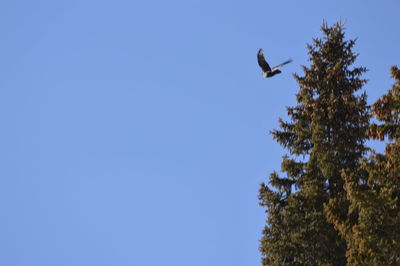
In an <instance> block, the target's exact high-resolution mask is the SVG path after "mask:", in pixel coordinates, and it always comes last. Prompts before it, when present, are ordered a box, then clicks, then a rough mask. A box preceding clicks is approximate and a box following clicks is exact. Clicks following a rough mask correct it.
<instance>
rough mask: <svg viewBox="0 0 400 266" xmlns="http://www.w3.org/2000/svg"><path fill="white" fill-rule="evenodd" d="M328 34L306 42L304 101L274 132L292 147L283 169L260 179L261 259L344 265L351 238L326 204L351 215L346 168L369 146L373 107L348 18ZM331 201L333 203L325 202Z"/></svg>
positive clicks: (271, 262)
mask: <svg viewBox="0 0 400 266" xmlns="http://www.w3.org/2000/svg"><path fill="white" fill-rule="evenodd" d="M321 30H322V32H323V37H322V38H317V39H313V43H312V44H311V45H308V46H307V48H308V54H309V56H310V57H309V61H310V62H311V65H310V66H309V67H306V66H303V71H304V75H303V76H299V75H297V74H295V75H294V77H295V79H296V81H297V83H298V84H299V87H300V89H299V92H298V93H297V95H296V96H297V102H298V104H297V105H296V106H294V107H288V108H287V112H288V115H289V117H290V121H289V122H284V121H283V120H282V119H280V130H274V131H272V134H273V136H274V138H275V139H276V140H277V141H278V143H280V144H281V145H282V146H284V147H285V148H287V149H288V151H289V155H288V156H285V157H284V158H283V162H282V166H281V171H282V172H283V173H285V177H281V176H279V175H278V174H277V173H272V174H271V175H270V179H269V183H270V186H267V185H265V184H262V185H261V188H260V193H259V199H260V205H261V206H264V207H266V212H267V214H268V219H267V225H266V227H265V229H264V231H263V238H262V240H261V247H260V250H261V252H262V254H263V259H262V263H263V265H344V264H345V262H346V257H345V254H346V242H345V240H344V239H343V238H342V237H341V236H340V235H339V234H338V232H337V230H336V229H335V228H334V226H333V225H332V224H331V223H330V222H329V221H328V219H327V218H328V217H327V211H330V210H331V209H334V210H340V212H341V213H343V215H347V213H348V211H347V209H348V207H349V201H348V200H347V198H346V194H345V191H344V188H343V185H344V180H343V178H342V176H341V172H342V169H352V168H357V167H358V162H359V159H360V158H361V157H362V155H363V154H364V152H365V147H364V140H365V131H366V128H367V126H368V121H369V115H368V108H367V104H366V95H365V94H361V95H358V96H357V95H356V94H355V93H356V92H357V91H359V90H360V89H361V88H362V86H363V85H364V84H365V82H366V80H364V79H362V78H361V75H362V74H363V73H364V72H365V71H366V69H365V68H363V67H352V66H353V64H354V62H355V60H356V58H357V55H356V54H354V53H353V51H352V49H353V46H354V44H355V41H354V40H345V36H344V29H343V25H341V24H339V23H337V24H335V25H333V26H332V27H329V26H328V25H327V24H326V23H324V24H323V26H322V27H321ZM328 203H329V206H326V207H325V209H326V210H324V206H325V205H327V204H328Z"/></svg>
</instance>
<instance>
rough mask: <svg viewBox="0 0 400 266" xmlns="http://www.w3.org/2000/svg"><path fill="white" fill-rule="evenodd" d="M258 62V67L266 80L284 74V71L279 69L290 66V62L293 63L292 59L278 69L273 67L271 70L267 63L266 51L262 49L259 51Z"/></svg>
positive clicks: (278, 66)
mask: <svg viewBox="0 0 400 266" xmlns="http://www.w3.org/2000/svg"><path fill="white" fill-rule="evenodd" d="M257 60H258V65H259V66H260V67H261V69H262V75H263V77H264V78H270V77H272V76H274V75H276V74H279V73H282V71H280V70H279V68H281V67H282V66H284V65H286V64H289V63H290V62H292V61H293V60H292V59H289V60H287V61H285V62H283V63H282V64H280V65H277V66H276V67H273V68H272V69H271V67H270V66H269V65H268V63H267V61H265V58H264V51H263V49H261V48H260V50H258V53H257Z"/></svg>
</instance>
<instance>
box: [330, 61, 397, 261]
mask: <svg viewBox="0 0 400 266" xmlns="http://www.w3.org/2000/svg"><path fill="white" fill-rule="evenodd" d="M392 77H393V78H394V79H395V80H396V82H395V84H394V86H393V87H392V89H391V90H389V92H388V93H387V94H386V95H384V96H383V97H381V98H380V99H379V100H378V101H377V102H376V103H375V104H374V105H373V106H372V112H373V114H374V115H375V117H376V119H377V120H378V121H380V122H381V123H382V124H380V125H376V124H372V125H371V126H370V129H369V132H368V133H369V136H370V137H371V138H373V139H380V140H384V138H385V137H387V138H388V139H389V143H388V144H387V145H386V149H385V153H384V154H376V153H372V155H371V157H370V158H369V160H366V159H365V160H363V162H362V164H361V165H360V167H359V169H356V170H354V169H347V171H344V173H343V176H344V178H345V181H346V184H345V188H346V192H347V197H348V199H349V201H350V208H349V213H348V215H347V217H346V216H339V215H337V213H336V212H332V213H330V219H331V220H332V222H333V223H334V224H335V226H336V227H337V228H338V229H339V230H340V233H341V235H342V236H343V237H344V238H345V239H346V242H347V246H348V251H347V257H348V264H349V265H400V198H399V197H400V71H399V69H398V68H397V67H392Z"/></svg>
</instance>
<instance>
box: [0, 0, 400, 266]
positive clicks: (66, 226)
mask: <svg viewBox="0 0 400 266" xmlns="http://www.w3.org/2000/svg"><path fill="white" fill-rule="evenodd" d="M399 10H400V3H399V2H398V1H395V0H391V1H390V0H386V1H372V0H371V1H365V0H364V1H361V0H358V1H345V0H341V1H270V0H263V1H260V0H257V1H234V0H229V1H228V0H224V1H211V0H207V1H200V0H194V1H190V0H189V1H188V0H181V1H179V0H170V1H160V0H158V1H155V0H153V1H121V0H115V1H89V0H87V1H85V0H82V1H42V0H40V1H39V0H38V1H18V0H13V1H11V0H3V1H1V2H0V33H1V42H0V122H1V131H0V213H1V216H0V265H7V266H32V265H33V266H64V265H65V266H88V265H96V266H108V265H117V266H125V265H134V266H153V265H154V266H158V265H163V266H181V265H182V266H183V265H184V266H186V265H190V266H205V265H207V266H208V265H211V266H212V265H215V266H222V265H226V266H242V265H259V264H260V254H259V251H258V246H259V242H258V241H259V239H260V237H261V230H262V227H263V226H264V220H265V215H264V213H263V209H261V208H260V207H258V199H257V195H258V188H259V184H260V183H261V182H262V181H266V180H267V178H268V175H269V173H270V172H272V171H273V170H279V168H280V161H281V156H282V155H283V154H284V151H283V150H282V148H281V147H280V146H278V144H276V143H275V142H274V141H273V139H272V137H271V135H269V134H268V132H269V131H270V130H272V129H274V128H276V127H277V125H278V124H277V120H278V117H280V116H285V106H288V105H293V104H294V103H295V97H294V94H295V93H296V91H297V90H298V86H297V84H296V83H295V81H294V80H293V78H292V73H294V72H297V73H301V71H300V66H301V65H304V64H305V65H308V62H307V54H306V43H309V42H311V39H312V38H313V37H318V36H321V33H320V30H319V28H320V25H321V23H322V21H323V19H326V20H327V21H328V23H330V24H332V23H334V22H336V21H337V20H339V19H340V18H341V19H342V20H343V21H346V22H347V23H346V27H347V36H348V37H349V38H356V37H357V38H358V43H357V45H356V47H355V51H356V52H359V53H360V57H359V60H358V65H363V66H365V67H367V68H368V69H369V72H368V73H367V74H366V75H365V77H366V78H368V79H369V80H370V82H369V83H368V85H367V86H366V87H365V89H366V90H367V93H368V95H369V102H370V103H371V102H373V101H374V100H376V99H377V97H378V96H380V95H381V94H383V93H384V92H385V91H386V90H387V89H388V88H390V86H391V84H392V83H393V82H392V80H391V79H390V78H389V67H390V66H391V65H393V64H400V54H399V50H398V49H399V48H398V47H399V43H400V35H399V28H400V22H399V20H398V15H399ZM261 47H262V48H264V51H265V54H266V57H267V59H268V60H269V61H270V62H271V64H272V65H274V64H278V63H280V62H282V61H284V60H286V59H288V58H293V59H294V62H293V63H291V64H289V65H287V66H285V67H284V69H283V73H282V74H281V75H278V76H276V77H274V78H272V79H263V78H262V77H261V72H260V69H259V67H258V65H257V62H256V53H257V50H258V48H261Z"/></svg>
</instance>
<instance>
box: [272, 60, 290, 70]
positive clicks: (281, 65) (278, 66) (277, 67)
mask: <svg viewBox="0 0 400 266" xmlns="http://www.w3.org/2000/svg"><path fill="white" fill-rule="evenodd" d="M292 61H293V60H292V59H289V60H287V61H285V62H283V63H282V64H280V65H277V66H276V67H274V68H273V69H272V71H274V70H276V69H279V68H281V67H283V66H284V65H286V64H289V63H290V62H292Z"/></svg>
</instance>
